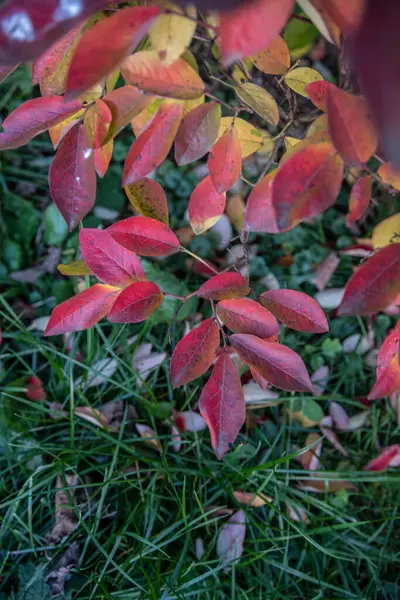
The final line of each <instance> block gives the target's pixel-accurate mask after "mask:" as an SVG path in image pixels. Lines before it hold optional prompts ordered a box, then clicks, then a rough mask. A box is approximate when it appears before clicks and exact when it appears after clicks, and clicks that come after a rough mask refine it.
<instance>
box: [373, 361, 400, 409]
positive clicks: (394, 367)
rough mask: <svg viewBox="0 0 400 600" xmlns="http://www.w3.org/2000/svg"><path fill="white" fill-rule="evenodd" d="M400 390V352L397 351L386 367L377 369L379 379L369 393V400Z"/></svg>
mask: <svg viewBox="0 0 400 600" xmlns="http://www.w3.org/2000/svg"><path fill="white" fill-rule="evenodd" d="M399 391H400V354H399V352H396V354H394V355H393V357H392V359H391V360H390V361H388V364H387V365H385V367H384V368H381V369H380V370H379V371H377V379H376V382H375V384H374V385H373V387H372V390H371V391H370V393H369V394H368V400H379V398H384V397H385V396H391V395H392V394H395V393H397V392H399Z"/></svg>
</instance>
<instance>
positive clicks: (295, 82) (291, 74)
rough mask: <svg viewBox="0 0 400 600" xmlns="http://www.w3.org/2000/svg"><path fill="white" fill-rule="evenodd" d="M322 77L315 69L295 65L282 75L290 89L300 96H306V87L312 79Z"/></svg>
mask: <svg viewBox="0 0 400 600" xmlns="http://www.w3.org/2000/svg"><path fill="white" fill-rule="evenodd" d="M321 80H323V77H322V75H321V74H320V73H318V71H316V70H315V69H310V68H309V67H297V68H296V69H292V70H291V71H288V72H287V73H286V75H285V77H284V81H285V83H286V85H287V86H288V87H290V89H292V90H293V91H294V92H296V93H297V94H300V96H304V97H305V98H307V97H308V94H307V91H306V87H307V85H308V84H310V83H313V82H314V81H321Z"/></svg>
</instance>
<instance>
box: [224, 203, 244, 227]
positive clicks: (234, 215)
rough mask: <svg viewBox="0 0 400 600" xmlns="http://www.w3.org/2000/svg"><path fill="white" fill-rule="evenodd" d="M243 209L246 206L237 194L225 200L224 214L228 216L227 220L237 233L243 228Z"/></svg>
mask: <svg viewBox="0 0 400 600" xmlns="http://www.w3.org/2000/svg"><path fill="white" fill-rule="evenodd" d="M245 208H246V205H245V203H244V200H243V198H242V197H241V196H239V195H238V194H235V195H234V196H231V197H230V198H229V199H228V200H227V203H226V209H225V212H226V214H227V216H228V219H229V220H230V222H231V223H232V225H233V226H234V228H235V229H236V231H238V232H239V233H240V232H241V231H242V228H243V223H244V211H245Z"/></svg>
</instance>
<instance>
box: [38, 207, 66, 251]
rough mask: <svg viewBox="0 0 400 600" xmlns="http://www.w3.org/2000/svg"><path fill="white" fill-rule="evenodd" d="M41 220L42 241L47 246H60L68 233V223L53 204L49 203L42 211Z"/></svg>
mask: <svg viewBox="0 0 400 600" xmlns="http://www.w3.org/2000/svg"><path fill="white" fill-rule="evenodd" d="M43 222H44V232H43V239H44V243H45V244H47V245H48V246H61V244H62V243H63V241H64V240H65V238H66V237H67V235H68V225H67V224H66V222H65V221H64V219H63V217H62V215H61V213H60V211H59V210H58V208H57V206H56V205H55V204H50V206H48V207H47V208H46V210H45V211H44V216H43Z"/></svg>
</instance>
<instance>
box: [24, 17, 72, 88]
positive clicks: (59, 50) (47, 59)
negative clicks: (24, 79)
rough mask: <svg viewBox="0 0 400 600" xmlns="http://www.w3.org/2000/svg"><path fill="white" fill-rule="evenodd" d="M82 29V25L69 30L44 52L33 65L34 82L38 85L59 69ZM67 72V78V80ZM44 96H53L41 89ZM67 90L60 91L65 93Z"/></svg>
mask: <svg viewBox="0 0 400 600" xmlns="http://www.w3.org/2000/svg"><path fill="white" fill-rule="evenodd" d="M81 29H82V25H79V26H78V27H75V29H72V30H71V31H69V32H68V33H67V34H66V35H64V36H63V37H62V38H60V39H59V40H58V41H57V42H56V43H55V44H53V45H52V46H51V47H50V48H49V49H48V50H47V51H46V52H44V53H43V54H42V55H41V56H39V58H38V59H37V60H35V62H34V63H33V65H32V84H33V85H36V84H37V83H40V81H41V80H42V79H43V78H44V79H48V78H49V77H51V76H52V75H53V73H54V72H55V71H56V70H58V69H59V67H60V62H61V61H63V59H65V56H66V55H67V54H68V52H69V51H71V48H72V46H73V45H74V43H76V42H77V37H78V34H79V33H80V31H81ZM66 75H67V73H65V80H66ZM40 91H41V93H42V95H43V96H52V95H53V94H51V93H45V91H44V90H42V89H41V90H40ZM64 91H65V88H64V90H62V91H61V92H59V93H60V94H63V93H64Z"/></svg>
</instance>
